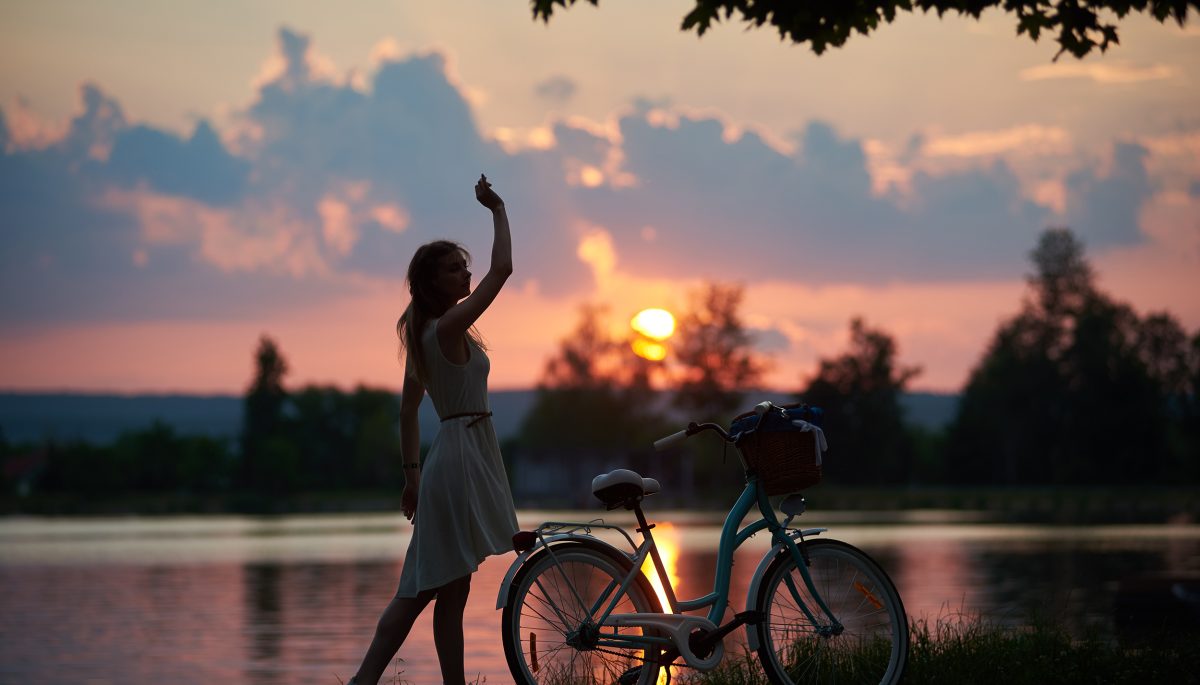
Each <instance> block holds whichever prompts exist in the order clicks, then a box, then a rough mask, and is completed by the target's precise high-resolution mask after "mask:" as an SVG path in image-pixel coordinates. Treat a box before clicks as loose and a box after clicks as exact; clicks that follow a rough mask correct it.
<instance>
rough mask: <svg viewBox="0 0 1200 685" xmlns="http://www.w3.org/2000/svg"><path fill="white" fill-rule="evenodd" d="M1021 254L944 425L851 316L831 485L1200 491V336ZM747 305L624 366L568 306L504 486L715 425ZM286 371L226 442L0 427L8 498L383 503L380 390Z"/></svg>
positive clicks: (712, 312)
mask: <svg viewBox="0 0 1200 685" xmlns="http://www.w3.org/2000/svg"><path fill="white" fill-rule="evenodd" d="M1031 261H1032V266H1033V270H1032V273H1031V274H1030V275H1029V277H1028V287H1027V292H1026V294H1025V297H1024V299H1023V301H1022V303H1021V306H1020V309H1019V311H1018V312H1017V313H1016V314H1015V315H1013V316H1012V317H1011V318H1009V319H1008V320H1006V321H1004V322H1002V323H1001V325H1000V326H999V327H998V328H997V330H996V331H995V332H994V333H993V335H992V338H991V341H990V342H989V344H988V346H987V349H986V350H985V351H984V352H983V354H982V356H981V358H980V360H979V362H978V363H977V365H976V366H975V368H974V369H973V370H972V372H971V374H970V377H969V379H968V381H967V384H966V386H965V388H964V390H963V393H962V396H961V402H960V406H959V409H958V413H957V416H956V417H955V419H954V420H953V421H952V422H951V424H950V425H949V426H948V427H947V428H946V429H945V430H944V431H938V432H930V431H929V430H926V429H921V428H918V427H916V426H914V425H913V424H912V423H910V422H909V421H907V420H906V418H905V416H904V412H903V409H902V407H901V404H900V399H901V396H902V395H903V394H904V393H905V392H906V390H907V389H908V387H909V384H910V383H911V381H912V380H913V379H914V378H916V377H917V376H918V375H919V373H920V369H918V368H916V367H912V366H905V365H903V364H901V363H900V361H899V357H900V351H899V350H898V348H897V345H896V342H895V339H894V338H893V337H892V336H891V335H890V334H888V333H887V332H886V331H884V330H882V329H879V328H876V327H872V326H871V325H870V324H868V323H867V322H866V321H864V320H862V319H860V318H853V319H851V321H850V323H849V326H850V344H849V347H848V348H847V349H846V350H845V351H844V352H842V353H841V354H839V355H836V356H834V357H831V358H826V359H822V360H820V361H819V363H818V365H817V368H816V369H815V370H814V372H813V373H812V375H811V376H810V377H808V378H805V379H801V383H799V384H798V388H797V391H796V392H795V395H794V399H795V400H796V401H802V402H807V403H809V404H812V405H815V406H820V407H822V408H823V409H824V411H825V430H826V433H827V434H828V435H829V442H830V451H829V452H828V454H827V455H826V457H827V458H826V460H825V465H824V469H825V477H826V480H827V481H828V482H830V483H834V484H837V483H841V484H846V485H902V484H917V483H922V484H986V485H1013V486H1015V485H1061V484H1127V483H1146V484H1154V483H1161V484H1174V485H1180V484H1191V483H1197V482H1200V392H1198V391H1200V331H1198V332H1195V333H1192V334H1189V333H1188V332H1187V331H1186V330H1185V329H1184V328H1183V327H1182V326H1181V325H1180V324H1179V322H1178V321H1177V320H1176V319H1175V318H1174V317H1172V316H1171V315H1170V314H1168V313H1165V312H1164V313H1151V314H1147V315H1144V316H1142V315H1139V314H1138V313H1137V312H1135V311H1134V310H1133V308H1132V307H1131V306H1130V305H1128V304H1126V303H1123V302H1121V301H1119V300H1117V299H1115V298H1114V297H1112V296H1110V295H1108V294H1106V293H1104V292H1102V291H1101V290H1100V289H1099V288H1098V286H1097V285H1096V278H1095V274H1094V272H1093V270H1092V268H1091V266H1090V265H1089V263H1088V262H1087V259H1086V257H1085V255H1084V250H1083V246H1082V244H1081V243H1080V242H1079V241H1078V240H1077V239H1076V238H1075V236H1074V235H1073V234H1072V233H1071V232H1070V231H1069V230H1067V229H1051V230H1047V231H1046V232H1045V233H1043V235H1042V236H1041V238H1040V240H1039V243H1038V245H1037V246H1036V248H1035V249H1034V250H1033V252H1032V253H1031ZM743 297H744V290H743V288H742V287H741V286H739V285H736V284H727V283H709V284H706V285H704V286H703V287H701V288H699V289H698V290H696V291H695V292H693V293H691V296H690V299H689V301H688V306H687V308H686V309H685V311H683V312H682V313H681V315H680V318H679V322H678V331H677V333H676V334H675V336H674V337H673V338H672V342H671V345H672V347H671V353H670V355H669V356H668V357H667V359H665V360H662V361H650V360H648V359H645V358H643V357H641V356H638V355H637V354H635V353H634V352H633V346H632V345H631V342H632V341H631V339H629V338H623V337H621V336H619V335H613V334H611V333H610V332H609V328H608V326H607V325H606V317H607V311H606V310H605V309H604V308H602V307H599V306H596V305H584V306H583V307H582V308H581V309H580V313H579V320H578V323H577V325H576V326H575V328H574V330H572V331H571V333H570V334H569V335H568V336H567V337H566V338H565V339H563V340H562V341H561V343H560V345H559V347H558V349H557V351H556V352H555V353H554V354H553V355H552V356H551V357H550V358H549V359H548V360H547V362H546V365H545V368H544V371H543V374H542V377H541V381H540V382H539V385H538V389H537V397H536V401H535V402H534V405H533V407H532V408H531V410H530V411H529V412H528V414H527V415H526V417H525V419H524V422H523V424H522V426H521V429H520V431H519V435H518V436H517V437H516V438H513V439H511V440H508V441H506V444H505V445H504V450H503V451H504V454H505V458H506V460H507V461H509V462H510V463H509V466H510V477H511V478H513V479H520V478H535V477H537V474H536V473H522V472H521V466H520V455H521V454H522V452H530V451H539V450H540V451H543V452H544V451H547V450H552V451H554V452H555V453H557V454H560V455H564V456H563V457H562V458H569V454H570V452H571V451H573V450H590V451H592V452H594V451H595V450H609V451H611V452H612V453H613V454H614V455H619V454H624V453H628V452H631V451H636V450H638V449H645V447H644V446H648V445H649V443H650V441H651V440H653V439H654V438H656V437H659V436H661V435H664V434H666V433H667V432H672V431H674V430H676V429H678V423H679V421H680V420H681V419H683V420H686V419H699V420H715V421H718V422H722V423H726V424H727V423H728V422H729V420H730V418H731V417H732V416H733V415H734V414H735V413H737V412H739V411H742V410H744V409H745V408H746V407H745V406H743V405H744V404H745V403H746V402H751V401H754V400H755V397H754V395H753V393H751V394H747V389H750V388H755V387H758V384H759V383H760V382H761V380H762V378H763V376H764V374H765V372H766V371H767V370H768V368H769V362H770V360H769V358H768V357H767V356H765V355H764V354H762V353H761V352H759V351H758V349H757V347H756V341H755V339H754V334H753V332H752V331H751V330H750V329H749V328H748V327H747V326H746V325H745V323H744V321H743V320H742V318H741V314H740V311H741V306H742V301H743ZM287 370H288V369H287V363H286V360H285V359H284V356H283V354H282V352H281V351H280V349H279V348H278V346H277V345H276V344H275V342H274V341H272V340H271V339H270V338H268V337H266V336H264V337H263V338H262V339H261V340H260V341H259V344H258V347H257V349H256V351H255V375H254V377H253V379H252V380H251V382H250V383H249V385H248V387H247V390H246V392H245V395H244V403H243V412H244V415H243V425H242V433H241V435H240V436H239V438H238V439H237V440H234V441H228V440H219V439H214V438H209V437H198V436H187V435H179V434H177V433H176V432H175V431H174V430H173V429H172V428H171V427H169V426H167V425H165V424H162V423H155V424H153V425H151V426H149V427H148V428H146V429H144V430H139V431H132V432H128V433H125V434H123V435H122V436H120V437H119V438H118V439H117V440H115V441H114V442H112V443H111V444H107V445H94V444H88V443H84V442H68V443H60V442H47V443H45V444H41V445H17V444H10V443H8V442H7V441H5V440H4V438H3V435H2V433H0V456H2V458H3V467H4V468H3V478H4V481H3V483H2V486H3V488H4V492H7V493H9V494H10V495H17V496H18V497H20V496H22V495H23V496H34V495H37V494H46V493H49V494H63V495H80V496H85V497H91V496H95V497H104V496H110V497H111V496H115V495H121V494H137V493H167V494H181V495H214V496H224V497H227V498H233V500H231V501H234V502H245V503H249V504H248V505H247V506H248V507H249V508H254V507H255V506H260V505H262V503H263V502H269V501H271V499H272V498H280V497H284V496H288V495H293V494H296V493H303V492H316V491H322V492H331V491H341V492H346V493H352V492H360V491H365V490H374V491H391V492H399V491H400V488H401V486H402V485H403V472H402V469H401V468H400V467H399V464H400V450H399V441H398V434H397V425H398V420H399V398H398V397H397V396H396V394H395V393H394V392H393V391H391V390H388V389H383V388H369V387H358V388H355V389H354V390H352V391H343V390H340V389H338V388H336V387H331V386H319V385H310V386H304V387H300V388H295V389H289V388H288V387H287V386H286V382H285V381H286V374H287ZM693 442H696V443H697V444H696V445H691V444H689V445H688V447H687V449H689V450H692V451H693V452H695V453H696V454H695V456H696V457H697V458H696V459H695V460H694V463H695V464H696V465H697V468H699V469H700V472H699V474H700V481H701V482H705V480H706V479H707V481H709V482H712V483H713V484H714V485H717V484H719V485H720V486H721V487H725V486H727V479H728V478H729V477H731V476H733V477H736V475H737V474H736V473H735V468H734V467H735V466H736V460H735V459H734V460H731V459H730V458H729V457H728V454H724V455H722V454H721V448H720V446H718V445H713V444H712V442H708V443H704V442H702V441H693ZM719 455H720V456H723V457H724V458H717V457H718V456H719ZM238 498H240V499H238ZM256 502H257V503H258V504H257V505H256V504H255V503H256ZM235 508H236V507H235Z"/></svg>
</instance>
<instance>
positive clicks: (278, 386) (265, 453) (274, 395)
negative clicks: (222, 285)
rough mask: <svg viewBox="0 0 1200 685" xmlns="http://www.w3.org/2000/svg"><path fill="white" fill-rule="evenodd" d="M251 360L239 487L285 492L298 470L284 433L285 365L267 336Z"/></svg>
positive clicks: (293, 453)
mask: <svg viewBox="0 0 1200 685" xmlns="http://www.w3.org/2000/svg"><path fill="white" fill-rule="evenodd" d="M254 359H255V374H254V380H253V381H251V383H250V388H249V389H248V390H247V391H246V399H245V403H244V405H243V421H242V469H241V485H242V486H243V487H245V488H248V489H250V490H254V491H264V490H267V491H279V490H286V489H288V487H289V486H290V485H291V484H292V483H291V480H292V479H294V478H295V477H296V474H297V470H298V468H299V456H298V455H297V454H296V449H295V445H294V444H292V442H291V441H290V440H288V439H287V437H286V434H285V431H284V415H283V408H284V403H285V402H286V401H287V397H288V395H287V391H286V390H284V388H283V377H284V375H285V374H287V362H286V361H285V360H284V358H283V355H282V354H281V353H280V352H279V347H278V346H277V345H276V344H275V341H274V340H272V339H271V338H269V337H267V336H266V335H264V336H262V338H260V339H259V341H258V349H257V350H256V351H255V354H254Z"/></svg>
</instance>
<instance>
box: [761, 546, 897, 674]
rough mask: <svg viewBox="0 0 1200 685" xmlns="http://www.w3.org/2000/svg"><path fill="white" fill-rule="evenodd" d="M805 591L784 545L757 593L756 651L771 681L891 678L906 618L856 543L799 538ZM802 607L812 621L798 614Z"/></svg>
mask: <svg viewBox="0 0 1200 685" xmlns="http://www.w3.org/2000/svg"><path fill="white" fill-rule="evenodd" d="M804 547H805V549H806V550H807V551H808V557H809V560H810V562H811V563H810V565H809V567H808V572H809V574H810V575H811V577H812V581H813V587H814V588H816V590H817V593H818V594H819V595H820V597H821V599H822V600H824V601H825V605H826V606H828V607H829V610H830V612H832V614H833V616H834V617H836V618H837V622H838V623H839V624H840V625H841V629H838V628H837V626H836V625H833V623H832V622H831V621H830V620H829V617H828V616H827V615H826V614H825V612H824V611H822V610H821V608H820V605H819V604H818V603H817V601H816V598H814V597H813V596H812V593H811V592H810V591H809V590H808V587H807V585H805V583H804V578H803V576H802V575H801V574H800V570H799V569H798V568H797V566H796V563H795V561H793V559H792V556H791V554H789V553H788V552H787V551H786V550H785V551H784V552H783V553H781V554H780V555H779V556H777V557H776V558H775V560H774V561H772V562H771V564H770V565H769V566H768V567H767V571H766V573H765V574H764V576H763V579H762V585H761V586H760V588H759V592H758V608H759V609H760V610H761V611H762V612H763V614H764V617H765V618H764V620H763V622H762V623H760V624H759V625H758V640H759V649H758V658H759V660H760V661H762V665H763V669H764V670H765V671H766V672H767V677H768V678H770V680H771V682H772V683H780V684H783V685H789V684H791V683H861V684H862V685H875V684H877V683H885V684H891V683H897V682H899V681H900V677H901V676H902V675H903V674H904V667H905V665H906V664H907V662H908V618H907V617H906V616H905V613H904V605H903V604H902V603H901V602H900V594H899V593H897V592H896V588H895V586H894V585H892V581H891V579H890V578H888V576H887V574H886V573H885V572H884V571H883V569H882V568H880V567H879V565H878V564H876V563H875V561H874V560H872V559H871V558H870V557H869V556H867V555H866V554H865V553H863V552H862V551H861V550H859V549H857V548H855V547H852V546H850V545H848V544H846V543H844V542H839V541H837V540H813V541H811V542H805V543H804ZM801 607H806V608H807V609H808V611H809V612H810V613H811V614H812V616H813V617H814V618H815V619H816V621H815V622H814V621H812V620H810V619H809V618H808V616H807V615H806V614H805V612H804V609H802V608H801Z"/></svg>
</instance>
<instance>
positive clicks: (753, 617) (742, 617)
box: [733, 610, 765, 626]
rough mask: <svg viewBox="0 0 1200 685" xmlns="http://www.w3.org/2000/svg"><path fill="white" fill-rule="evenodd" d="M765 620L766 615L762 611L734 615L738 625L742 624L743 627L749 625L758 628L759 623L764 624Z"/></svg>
mask: <svg viewBox="0 0 1200 685" xmlns="http://www.w3.org/2000/svg"><path fill="white" fill-rule="evenodd" d="M763 618H765V614H763V612H761V611H755V610H750V611H743V612H741V613H738V614H734V615H733V620H734V621H737V622H738V623H740V624H742V625H748V626H756V625H758V624H759V623H762V621H763Z"/></svg>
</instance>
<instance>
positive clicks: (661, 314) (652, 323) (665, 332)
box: [629, 309, 675, 340]
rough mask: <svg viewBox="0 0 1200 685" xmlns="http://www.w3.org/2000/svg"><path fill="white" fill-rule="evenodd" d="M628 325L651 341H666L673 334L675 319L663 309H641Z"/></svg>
mask: <svg viewBox="0 0 1200 685" xmlns="http://www.w3.org/2000/svg"><path fill="white" fill-rule="evenodd" d="M629 325H630V326H632V327H633V330H635V331H637V332H638V333H640V334H642V335H644V336H646V337H647V338H650V339H651V340H666V339H667V338H669V337H671V335H672V334H673V333H674V332H675V317H674V316H672V315H671V312H668V311H667V310H665V309H643V310H642V311H640V312H638V313H637V315H636V316H634V317H633V320H632V321H630V322H629Z"/></svg>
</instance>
